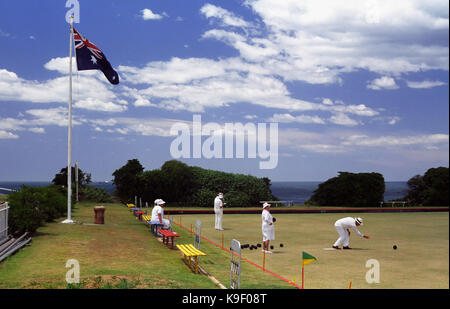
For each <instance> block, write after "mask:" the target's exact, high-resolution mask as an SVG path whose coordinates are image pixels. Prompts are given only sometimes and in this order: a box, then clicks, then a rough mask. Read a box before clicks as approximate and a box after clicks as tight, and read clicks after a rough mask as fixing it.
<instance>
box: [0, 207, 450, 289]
mask: <svg viewBox="0 0 450 309" xmlns="http://www.w3.org/2000/svg"><path fill="white" fill-rule="evenodd" d="M93 206H94V204H84V203H82V204H80V205H78V206H77V208H76V209H75V210H74V213H73V218H74V219H75V220H76V221H77V222H84V223H92V222H93V217H94V212H93ZM105 207H106V214H105V215H106V216H105V223H106V224H107V225H105V226H90V225H81V224H75V225H65V224H60V223H49V224H47V225H46V226H44V227H41V228H40V229H39V230H38V233H37V235H35V236H34V237H33V241H32V242H31V245H30V246H28V247H26V248H24V249H22V250H21V251H20V252H18V253H17V254H15V255H14V256H12V257H10V258H8V259H7V260H6V261H3V262H2V263H0V288H66V287H67V284H66V282H65V275H66V272H67V271H68V268H66V267H65V264H66V261H67V260H68V259H77V260H78V261H79V262H80V271H81V284H80V286H81V287H83V288H115V287H117V288H169V289H215V288H217V286H216V285H215V284H214V283H213V282H212V281H210V280H209V279H208V278H207V277H206V276H203V275H196V274H193V273H192V272H191V271H190V270H189V269H188V267H187V266H186V265H185V264H184V263H183V260H182V258H181V253H180V252H179V251H177V250H170V249H168V248H166V247H165V246H164V245H163V244H162V243H160V242H159V241H158V240H157V239H156V238H155V237H154V236H153V235H152V234H151V233H150V232H149V230H148V228H147V227H146V226H145V224H144V223H143V222H140V221H138V220H136V219H135V217H134V216H133V215H132V214H131V213H130V212H129V211H128V210H127V209H126V207H125V206H122V205H119V204H105ZM348 215H349V216H352V215H355V214H348ZM357 215H358V216H361V217H363V218H364V220H365V225H364V226H362V227H361V228H360V230H361V231H362V232H363V233H366V234H368V235H370V236H371V237H372V238H371V239H369V240H366V239H362V238H359V237H358V236H357V235H355V234H354V233H352V235H351V242H350V245H351V246H352V247H353V248H354V250H349V251H343V250H340V251H325V250H323V248H326V247H330V246H331V245H332V243H333V242H334V241H335V240H336V238H337V234H336V232H335V230H334V226H333V225H334V221H335V220H337V219H339V218H341V217H343V216H347V215H344V214H276V215H274V216H275V217H276V218H277V222H276V228H275V234H276V240H275V241H273V245H274V246H275V248H274V253H273V254H272V255H266V260H265V266H266V268H267V269H268V270H270V271H272V272H274V273H276V274H278V275H280V276H282V277H284V278H287V279H289V280H292V281H294V279H295V282H296V283H297V284H301V283H300V275H301V253H302V251H306V252H308V253H310V254H312V255H313V256H315V257H316V258H317V261H316V262H313V263H311V264H309V265H306V266H305V288H318V289H322V288H331V289H334V288H337V289H343V288H347V287H348V284H349V282H350V281H351V282H352V288H356V289H358V288H359V289H372V288H385V289H398V288H401V289H414V288H445V289H448V288H449V249H448V248H449V218H448V212H442V213H398V214H397V213H387V214H378V213H376V214H369V213H367V214H357ZM173 217H174V221H175V222H176V223H178V224H179V223H180V222H181V224H182V225H183V226H184V227H187V228H188V229H190V227H191V224H192V225H195V221H196V220H200V221H201V222H202V235H203V236H205V237H206V238H208V239H209V240H211V241H213V242H215V243H217V244H222V235H223V239H224V246H225V247H226V248H228V247H229V246H230V242H231V239H233V238H235V239H238V240H239V241H241V243H242V244H244V243H249V244H257V243H258V242H259V243H261V216H260V214H255V215H231V214H230V215H224V220H223V227H224V228H225V231H223V232H218V231H216V230H214V215H174V216H173ZM61 221H62V219H61ZM174 229H175V231H177V232H178V233H179V234H181V237H179V238H177V239H176V242H177V243H192V242H193V235H192V234H191V233H190V232H189V231H187V230H185V229H183V228H180V227H179V226H178V225H174ZM280 243H283V244H284V247H283V248H281V247H280V246H279V245H280ZM394 244H396V245H397V246H398V249H397V250H393V249H392V246H393V245H394ZM201 249H202V251H204V252H206V253H207V254H208V255H207V256H206V257H202V258H201V260H200V265H201V266H202V267H203V268H204V269H206V270H207V271H208V272H209V273H210V274H211V275H213V276H214V277H215V278H216V279H218V280H219V281H220V282H221V283H222V284H224V285H225V286H226V287H229V269H230V254H229V253H228V252H226V251H224V250H222V249H220V248H218V247H216V246H214V245H213V244H211V243H209V242H208V241H206V240H202V243H201ZM243 257H244V258H246V259H248V260H250V261H252V262H253V263H256V264H258V265H262V264H263V255H262V253H261V251H260V250H253V251H250V250H249V249H245V250H243ZM369 259H376V260H377V261H378V262H379V264H380V283H379V284H368V283H367V282H366V280H365V276H366V272H367V271H368V270H369V268H366V262H367V260H369ZM242 263H243V264H242V276H241V288H255V289H276V288H292V286H291V285H289V284H288V283H286V282H285V281H283V280H281V279H279V278H277V277H275V276H273V275H271V274H269V273H266V272H263V271H262V270H261V269H259V268H258V267H255V266H254V265H251V264H250V263H247V262H245V261H243V262H242Z"/></svg>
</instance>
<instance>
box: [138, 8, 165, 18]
mask: <svg viewBox="0 0 450 309" xmlns="http://www.w3.org/2000/svg"><path fill="white" fill-rule="evenodd" d="M164 16H167V14H166V13H165V12H163V13H162V14H157V13H153V12H152V10H150V9H143V10H141V17H142V19H143V20H159V19H163V18H164Z"/></svg>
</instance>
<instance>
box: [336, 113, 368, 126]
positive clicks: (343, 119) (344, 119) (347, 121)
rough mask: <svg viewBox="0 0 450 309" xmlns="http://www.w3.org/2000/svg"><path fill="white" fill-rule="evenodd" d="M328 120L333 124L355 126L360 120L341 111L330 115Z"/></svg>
mask: <svg viewBox="0 0 450 309" xmlns="http://www.w3.org/2000/svg"><path fill="white" fill-rule="evenodd" d="M328 120H329V121H330V122H332V123H334V124H338V125H343V126H357V125H359V124H360V122H358V121H356V120H354V119H351V118H350V117H349V116H347V115H346V114H343V113H338V114H335V115H333V116H331V117H330V118H329V119H328Z"/></svg>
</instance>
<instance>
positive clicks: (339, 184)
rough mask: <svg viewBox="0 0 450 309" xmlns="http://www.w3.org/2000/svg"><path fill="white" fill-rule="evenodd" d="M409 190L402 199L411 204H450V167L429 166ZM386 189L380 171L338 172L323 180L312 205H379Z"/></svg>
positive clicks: (312, 199) (311, 202)
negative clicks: (336, 174)
mask: <svg viewBox="0 0 450 309" xmlns="http://www.w3.org/2000/svg"><path fill="white" fill-rule="evenodd" d="M407 185H408V192H407V194H406V195H405V196H404V197H402V198H400V199H399V200H401V201H405V202H406V203H407V204H408V205H409V206H448V205H449V168H448V167H437V168H430V169H428V170H427V171H426V173H425V174H424V175H423V176H422V175H416V176H414V177H412V178H410V179H409V180H408V182H407ZM385 189H386V185H385V181H384V177H383V175H381V174H380V173H357V174H356V173H349V172H339V175H338V176H337V177H333V178H330V179H328V180H327V181H325V182H323V183H321V184H320V185H319V186H318V188H317V190H315V191H314V193H313V195H312V196H311V198H310V199H309V200H308V201H306V202H305V204H306V205H311V206H347V207H376V206H379V205H380V202H383V201H384V192H385Z"/></svg>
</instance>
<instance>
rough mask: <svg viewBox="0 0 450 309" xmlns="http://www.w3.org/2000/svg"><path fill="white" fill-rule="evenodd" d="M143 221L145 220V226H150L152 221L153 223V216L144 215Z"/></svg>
mask: <svg viewBox="0 0 450 309" xmlns="http://www.w3.org/2000/svg"><path fill="white" fill-rule="evenodd" d="M142 220H144V222H145V224H147V225H150V221H152V216H150V215H143V216H142Z"/></svg>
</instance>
